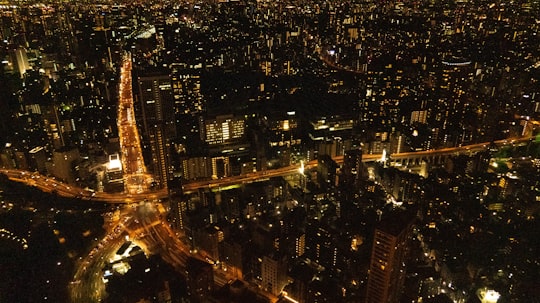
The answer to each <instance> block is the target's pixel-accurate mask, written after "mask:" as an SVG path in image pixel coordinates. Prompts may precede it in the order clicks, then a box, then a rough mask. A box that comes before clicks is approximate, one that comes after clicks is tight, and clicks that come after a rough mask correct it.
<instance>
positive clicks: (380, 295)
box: [366, 212, 414, 303]
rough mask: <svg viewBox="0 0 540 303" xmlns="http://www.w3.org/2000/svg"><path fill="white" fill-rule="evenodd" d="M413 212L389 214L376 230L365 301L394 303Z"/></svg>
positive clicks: (403, 278) (401, 277)
mask: <svg viewBox="0 0 540 303" xmlns="http://www.w3.org/2000/svg"><path fill="white" fill-rule="evenodd" d="M413 221H414V214H413V213H411V212H406V213H398V214H392V215H390V216H389V217H387V218H385V219H384V220H383V221H381V222H379V225H378V226H377V228H376V229H375V235H374V239H373V247H372V250H371V261H370V266H369V276H368V285H367V294H366V303H397V302H399V299H400V295H401V290H402V287H403V283H404V280H405V274H406V271H405V261H406V257H407V252H408V250H409V246H408V241H409V238H410V236H411V232H412V224H413Z"/></svg>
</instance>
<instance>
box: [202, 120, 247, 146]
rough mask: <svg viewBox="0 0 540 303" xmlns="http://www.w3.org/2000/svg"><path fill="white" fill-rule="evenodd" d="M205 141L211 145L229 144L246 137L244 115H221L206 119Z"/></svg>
mask: <svg viewBox="0 0 540 303" xmlns="http://www.w3.org/2000/svg"><path fill="white" fill-rule="evenodd" d="M204 124H205V141H206V143H208V144H209V145H217V144H228V143H232V142H236V141H239V140H240V139H242V138H243V137H244V132H245V121H244V118H243V117H234V116H233V115H221V116H217V117H216V118H215V119H208V120H206V121H205V123H204Z"/></svg>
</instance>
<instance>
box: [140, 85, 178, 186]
mask: <svg viewBox="0 0 540 303" xmlns="http://www.w3.org/2000/svg"><path fill="white" fill-rule="evenodd" d="M137 80H138V86H139V94H138V102H139V106H140V114H139V118H140V119H138V121H139V120H140V123H142V137H143V145H144V149H145V150H146V151H148V150H149V151H150V153H149V155H148V153H147V156H149V158H150V161H149V162H150V164H151V170H152V172H153V173H154V177H155V178H156V179H157V181H158V183H159V186H160V187H161V188H168V182H169V179H170V178H171V175H172V174H171V170H172V168H171V164H170V152H169V149H170V140H171V139H173V138H175V137H176V126H175V124H174V113H173V102H172V89H171V83H170V80H169V76H168V75H156V76H144V77H139V78H138V79H137Z"/></svg>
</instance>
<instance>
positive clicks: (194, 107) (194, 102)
mask: <svg viewBox="0 0 540 303" xmlns="http://www.w3.org/2000/svg"><path fill="white" fill-rule="evenodd" d="M201 67H202V66H201ZM171 85H172V93H173V97H174V107H175V111H176V112H177V113H179V114H187V115H192V116H195V115H200V114H202V113H203V112H205V110H206V106H205V104H204V100H203V97H202V94H201V68H197V66H188V65H187V64H183V63H173V64H171Z"/></svg>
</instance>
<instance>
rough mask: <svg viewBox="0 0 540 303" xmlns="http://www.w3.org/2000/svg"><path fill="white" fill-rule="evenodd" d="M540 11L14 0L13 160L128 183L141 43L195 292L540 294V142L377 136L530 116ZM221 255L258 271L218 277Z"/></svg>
mask: <svg viewBox="0 0 540 303" xmlns="http://www.w3.org/2000/svg"><path fill="white" fill-rule="evenodd" d="M539 15H540V11H539V7H538V5H537V4H535V3H534V2H525V1H517V2H511V3H497V2H489V1H457V2H454V1H443V2H433V1H422V2H385V3H375V2H373V1H337V2H336V1H286V2H271V1H203V2H200V3H183V2H179V3H170V2H167V1H162V2H161V1H158V2H155V3H154V2H152V4H145V3H126V4H121V5H120V4H108V3H103V4H93V5H86V4H75V3H70V4H67V3H63V4H61V5H59V4H41V3H35V4H30V3H26V4H5V5H4V4H0V59H1V62H2V65H1V66H0V82H2V83H3V85H2V89H0V101H1V102H0V111H1V112H2V113H3V117H2V119H1V121H0V144H1V146H0V163H1V164H0V165H1V166H2V167H5V168H16V169H23V170H29V171H38V172H40V173H43V174H47V175H52V176H55V177H56V178H58V179H60V180H63V181H65V182H66V183H69V184H75V185H79V186H81V187H83V188H85V187H89V188H93V189H95V190H97V191H108V192H119V191H122V190H123V184H122V168H121V166H119V165H118V163H119V162H118V155H119V154H121V151H120V144H119V141H118V130H117V128H118V127H117V122H116V106H117V101H118V100H117V99H118V96H117V90H118V78H119V76H118V72H119V68H120V60H121V57H122V55H123V54H124V53H125V52H130V53H131V54H132V58H133V75H132V76H133V96H134V106H135V116H136V117H135V119H136V121H137V123H138V127H139V132H140V134H141V144H142V147H143V153H144V160H145V161H144V162H145V163H146V165H147V167H148V169H149V172H151V173H152V174H153V177H154V183H153V187H152V188H153V189H156V190H157V189H168V190H169V192H170V193H171V198H170V199H169V200H168V201H164V203H165V204H167V205H168V206H169V207H170V209H171V217H170V220H171V222H172V225H173V226H174V227H176V228H178V229H179V230H182V231H183V232H184V233H185V234H186V237H187V239H188V241H189V242H190V245H191V247H192V249H194V250H200V251H203V252H204V253H205V254H206V255H207V256H208V261H209V262H210V263H211V264H210V265H208V264H206V265H205V264H198V263H197V262H196V261H193V262H192V263H193V264H191V263H190V264H189V266H188V268H193V270H192V271H188V274H187V279H188V290H189V291H190V293H191V294H192V298H193V300H194V301H196V302H207V301H208V300H211V299H210V298H213V299H214V300H217V301H219V300H220V299H221V300H225V298H226V299H227V300H230V301H231V300H232V301H234V300H235V298H236V300H240V301H241V299H240V298H242V293H244V292H251V291H252V288H256V289H259V290H262V291H264V292H266V293H270V294H272V295H273V296H275V298H279V299H280V300H283V301H284V302H287V301H289V302H368V303H375V302H396V303H397V302H421V301H422V302H442V301H437V300H443V299H441V298H442V297H446V298H447V299H451V300H453V301H454V302H477V301H474V300H476V298H477V297H481V296H478V295H477V294H476V290H477V289H480V288H481V287H486V289H487V288H489V289H496V291H497V293H500V294H501V295H502V299H504V300H506V302H513V301H514V300H522V299H524V298H527V297H528V296H529V297H530V296H534V295H536V296H538V293H537V291H536V289H538V288H537V287H538V286H539V280H538V275H537V273H538V272H540V270H539V271H536V274H535V271H534V270H535V269H540V264H539V263H538V261H537V260H536V259H537V258H535V253H538V249H537V248H534V247H532V248H528V247H527V243H535V242H534V241H536V240H535V238H534V236H531V235H528V234H526V233H525V232H523V231H531V233H532V235H535V234H536V235H537V234H538V229H537V228H536V229H535V227H534V224H533V223H534V222H537V219H536V218H537V216H538V211H539V207H538V206H537V205H536V204H538V201H539V199H540V198H539V197H540V184H539V182H538V181H537V180H536V179H537V178H535V176H537V173H538V170H539V169H540V166H539V165H538V158H539V157H540V152H539V151H540V150H539V148H538V143H537V142H536V143H535V142H532V141H531V142H529V143H527V144H524V145H522V146H514V147H512V148H509V149H505V150H502V151H501V150H495V148H491V149H489V147H486V152H485V153H477V154H471V155H464V156H456V157H450V156H449V157H445V158H444V159H442V160H441V161H439V162H438V163H426V162H423V163H418V165H416V166H418V167H420V171H421V174H420V175H419V174H416V173H413V171H417V168H418V167H416V166H415V165H401V166H397V165H392V164H395V163H392V162H391V160H390V161H389V162H388V163H386V164H390V165H383V164H381V165H378V164H374V165H369V166H368V165H365V163H363V162H362V156H363V155H365V154H383V153H385V154H386V153H388V154H389V155H391V154H394V153H402V152H408V151H419V150H430V149H434V148H444V147H455V146H464V145H469V144H473V143H479V142H491V141H494V140H498V139H504V138H509V140H511V138H518V137H523V136H531V135H532V134H533V133H534V130H535V127H536V126H537V122H536V121H535V120H537V119H538V118H539V116H540V85H539V82H538V81H539V79H540V72H539V67H540V63H538V62H540V52H539V50H538V41H539V40H538V34H539V29H540V28H539V22H538V16H539ZM490 147H491V146H490ZM503 153H506V155H503ZM337 156H343V164H338V163H337V162H336V161H335V158H336V157H337ZM518 156H519V157H523V158H520V159H521V160H518V158H517V157H518ZM503 158H504V160H500V159H503ZM494 159H495V160H494ZM311 160H317V163H318V165H317V168H316V169H313V170H310V171H305V172H302V173H301V174H298V175H295V176H290V177H285V178H272V179H269V180H265V181H263V182H258V183H253V184H248V185H242V186H233V187H232V188H223V189H217V190H210V189H203V190H199V191H197V192H192V193H184V192H182V184H183V183H187V182H194V181H200V180H219V179H221V178H227V177H231V176H238V175H246V174H249V173H252V172H259V171H265V170H269V169H274V168H279V167H285V166H289V165H291V164H297V163H300V162H306V163H307V162H308V161H311ZM387 166H396V167H387ZM413 166H415V167H413ZM483 245H485V246H483ZM510 255H514V257H512V258H511V257H510ZM483 256H485V257H483ZM515 256H519V257H517V258H516V257H515ZM209 268H210V270H209ZM212 270H219V271H221V272H227V274H228V275H230V277H231V279H232V280H233V281H234V280H235V279H239V280H242V281H244V282H240V281H238V282H235V283H229V284H228V286H227V287H229V288H230V289H229V291H228V292H226V294H225V293H224V292H223V291H216V289H217V286H216V285H214V280H213V275H212ZM535 287H536V288H535ZM256 297H257V296H256ZM232 301H231V302H232ZM209 302H212V301H209ZM501 302H502V301H501Z"/></svg>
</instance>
